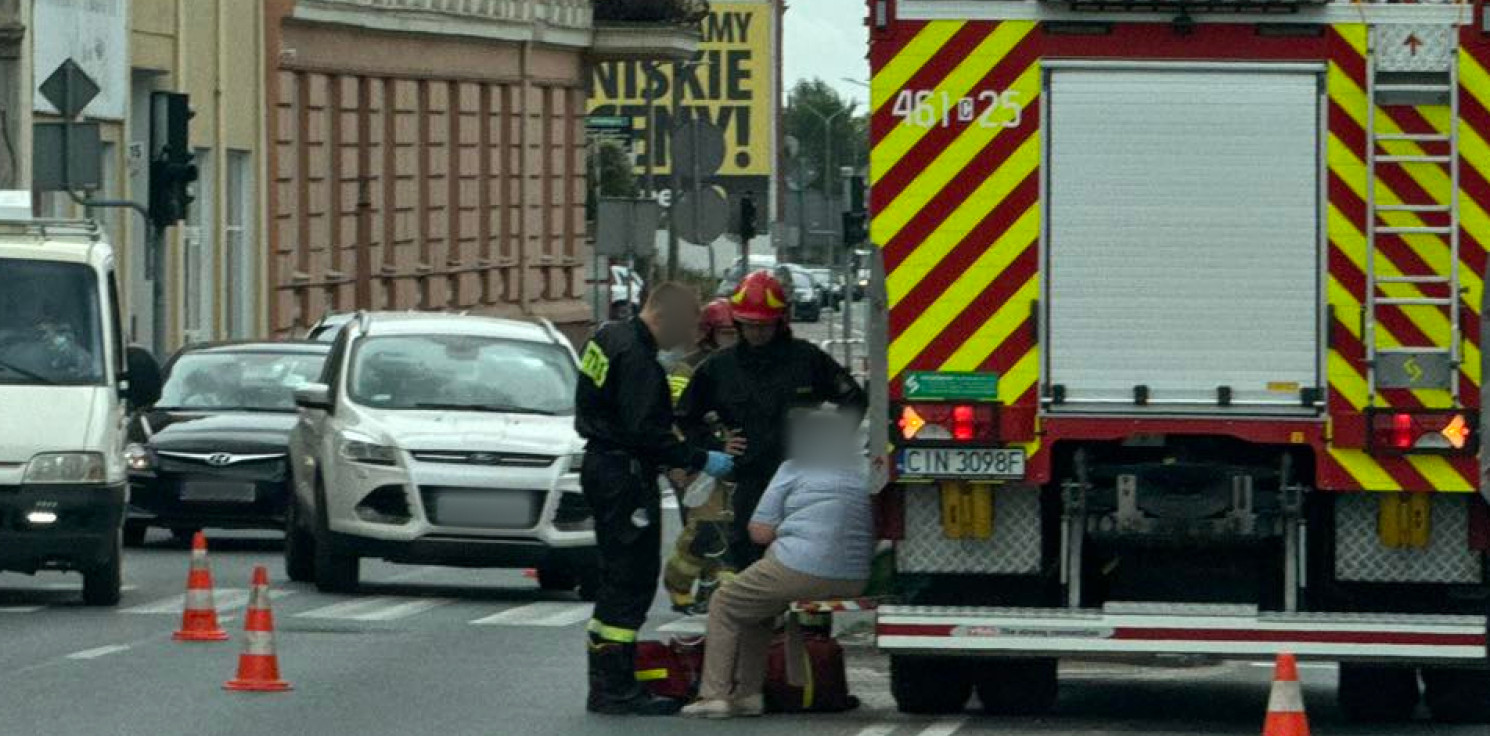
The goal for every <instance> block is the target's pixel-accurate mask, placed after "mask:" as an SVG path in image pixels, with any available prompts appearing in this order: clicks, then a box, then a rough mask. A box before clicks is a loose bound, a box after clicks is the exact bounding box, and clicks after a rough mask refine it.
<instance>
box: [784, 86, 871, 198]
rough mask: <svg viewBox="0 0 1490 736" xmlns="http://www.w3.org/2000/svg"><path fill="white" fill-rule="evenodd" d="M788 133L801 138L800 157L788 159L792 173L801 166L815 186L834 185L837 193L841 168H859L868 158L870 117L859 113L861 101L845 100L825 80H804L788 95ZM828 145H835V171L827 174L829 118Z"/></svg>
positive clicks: (799, 141) (815, 187)
mask: <svg viewBox="0 0 1490 736" xmlns="http://www.w3.org/2000/svg"><path fill="white" fill-rule="evenodd" d="M784 117H785V124H786V134H787V135H789V136H792V137H794V138H796V139H797V142H798V144H799V148H798V154H797V155H798V159H799V160H796V161H788V162H787V167H788V172H789V173H790V174H793V175H795V174H796V172H797V171H798V167H799V166H800V167H801V169H802V170H803V171H804V173H805V175H806V178H807V179H809V180H810V181H811V186H812V188H813V189H822V188H823V186H824V185H832V186H833V187H834V190H833V193H834V194H837V193H838V191H839V189H838V188H839V187H841V186H842V183H841V180H840V179H839V177H838V169H839V168H840V167H843V166H853V167H855V168H859V167H862V166H864V165H865V163H866V162H867V161H868V145H869V119H868V117H866V116H864V115H862V114H860V113H859V111H858V109H857V104H856V103H854V102H852V101H849V100H845V99H843V97H841V96H840V95H839V94H838V91H837V90H835V89H833V88H832V87H830V86H828V83H827V82H824V81H823V80H821V79H811V80H806V79H804V80H802V81H799V82H797V85H796V86H795V87H793V88H792V90H791V92H790V93H788V95H787V103H786V111H785V115H784ZM828 118H832V120H831V121H828V122H827V123H826V127H827V129H828V135H827V137H826V140H827V144H826V145H831V146H832V147H833V162H832V166H833V170H832V171H830V172H827V175H826V176H824V174H823V169H824V164H825V163H827V162H826V157H825V156H824V154H825V152H826V151H827V150H828V149H827V148H826V147H825V143H824V140H825V138H824V135H823V133H824V127H825V121H826V120H827V119H828Z"/></svg>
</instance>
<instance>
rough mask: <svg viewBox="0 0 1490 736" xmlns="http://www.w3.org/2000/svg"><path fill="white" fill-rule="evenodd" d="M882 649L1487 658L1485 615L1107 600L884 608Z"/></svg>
mask: <svg viewBox="0 0 1490 736" xmlns="http://www.w3.org/2000/svg"><path fill="white" fill-rule="evenodd" d="M876 639H877V644H878V646H879V648H880V649H881V650H883V651H885V652H888V653H891V654H987V655H1002V656H1023V657H1029V656H1051V657H1054V656H1121V657H1130V656H1131V657H1144V656H1154V655H1165V654H1199V655H1209V656H1215V657H1221V658H1248V659H1250V658H1255V657H1269V656H1273V655H1275V654H1277V653H1279V652H1291V653H1293V654H1295V655H1298V656H1299V657H1304V658H1313V659H1327V660H1349V661H1375V662H1403V663H1407V662H1425V663H1426V662H1460V663H1475V662H1480V663H1482V662H1484V661H1485V660H1486V654H1487V650H1486V645H1487V636H1486V619H1485V617H1483V616H1425V615H1398V614H1353V613H1292V614H1286V613H1259V612H1257V611H1256V610H1255V609H1254V608H1252V607H1251V606H1226V605H1216V606H1213V605H1206V604H1200V605H1195V604H1168V603H1165V604H1147V603H1145V604H1122V603H1113V604H1109V605H1108V606H1107V607H1105V608H1104V609H1041V608H974V607H946V606H905V605H888V606H881V607H880V609H879V617H878V623H877V625H876Z"/></svg>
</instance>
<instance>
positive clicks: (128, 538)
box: [124, 521, 150, 547]
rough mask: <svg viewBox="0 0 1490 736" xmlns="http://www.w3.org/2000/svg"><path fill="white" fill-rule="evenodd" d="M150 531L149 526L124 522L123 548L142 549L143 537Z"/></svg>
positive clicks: (135, 522) (134, 522) (136, 522)
mask: <svg viewBox="0 0 1490 736" xmlns="http://www.w3.org/2000/svg"><path fill="white" fill-rule="evenodd" d="M149 531H150V525H149V524H144V523H141V522H138V521H126V522H124V546H126V547H143V546H145V536H146V534H147V533H148V532H149Z"/></svg>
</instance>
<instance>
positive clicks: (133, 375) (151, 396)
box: [122, 345, 161, 411]
mask: <svg viewBox="0 0 1490 736" xmlns="http://www.w3.org/2000/svg"><path fill="white" fill-rule="evenodd" d="M123 379H124V380H125V381H127V382H128V384H129V385H128V386H127V387H126V388H124V390H123V392H122V393H123V395H124V401H125V403H126V404H128V405H129V408H130V410H131V411H133V410H137V409H143V408H145V407H147V406H150V405H151V404H154V403H155V402H157V401H159V400H160V388H161V377H160V363H158V362H156V360H155V356H154V355H151V354H150V351H149V350H146V349H144V348H142V347H137V346H134V345H131V346H130V347H129V348H128V349H126V350H125V352H124V376H123Z"/></svg>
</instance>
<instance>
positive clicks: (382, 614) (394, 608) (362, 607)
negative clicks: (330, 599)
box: [295, 596, 451, 621]
mask: <svg viewBox="0 0 1490 736" xmlns="http://www.w3.org/2000/svg"><path fill="white" fill-rule="evenodd" d="M450 602H451V601H450V599H449V598H415V599H408V598H393V597H389V596H375V597H373V598H357V599H353V600H349V601H342V602H341V603H333V604H331V605H329V606H322V607H320V608H313V609H311V610H309V611H302V612H300V613H297V614H295V616H297V617H300V618H332V619H342V620H351V621H393V620H396V619H401V618H408V617H409V616H413V615H415V614H417V613H422V612H424V611H428V610H429V609H431V608H436V607H438V606H443V605H445V604H446V603H450Z"/></svg>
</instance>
